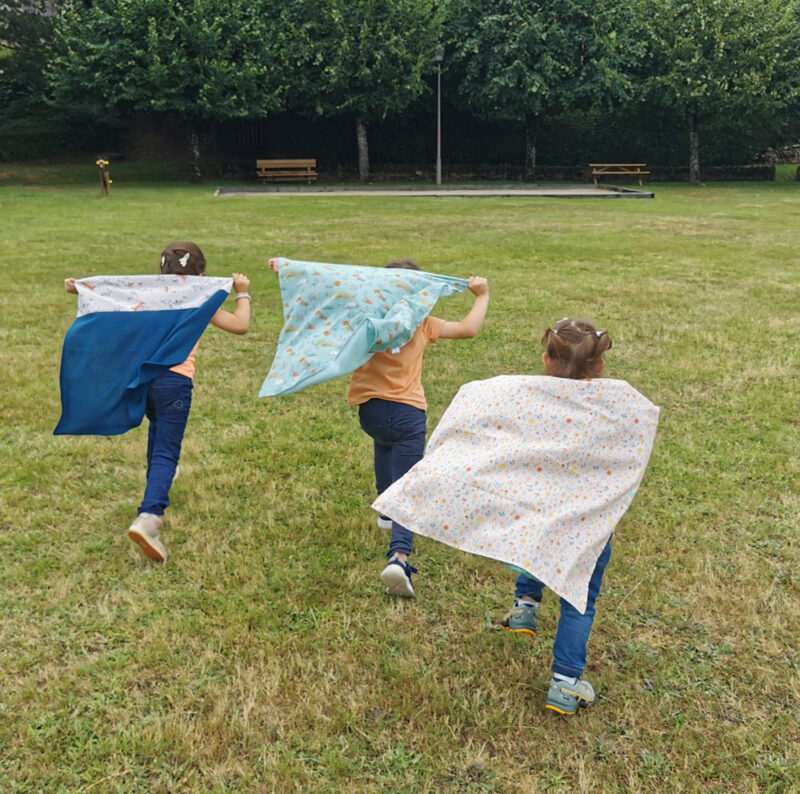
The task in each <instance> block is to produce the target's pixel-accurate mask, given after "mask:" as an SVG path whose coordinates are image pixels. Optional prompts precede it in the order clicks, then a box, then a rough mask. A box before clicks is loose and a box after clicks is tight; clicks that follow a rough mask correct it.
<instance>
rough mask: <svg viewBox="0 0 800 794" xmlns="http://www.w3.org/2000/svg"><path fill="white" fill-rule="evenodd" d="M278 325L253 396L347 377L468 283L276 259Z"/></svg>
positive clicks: (394, 271)
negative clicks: (274, 347) (269, 364)
mask: <svg viewBox="0 0 800 794" xmlns="http://www.w3.org/2000/svg"><path fill="white" fill-rule="evenodd" d="M278 278H279V279H280V287H281V300H282V302H283V317H284V327H283V330H282V331H281V334H280V337H279V338H278V347H277V350H276V352H275V358H274V360H273V362H272V367H271V368H270V371H269V374H268V375H267V377H266V379H265V380H264V383H263V385H262V386H261V391H260V392H259V397H271V396H275V395H279V394H292V393H293V392H298V391H301V390H302V389H305V388H307V387H309V386H313V385H314V384H315V383H321V382H322V381H326V380H330V379H331V378H335V377H338V376H339V375H346V374H347V373H349V372H352V371H353V370H354V369H357V368H358V367H360V366H361V365H362V364H364V363H365V362H366V361H367V360H369V358H370V357H371V356H372V354H373V353H379V352H381V351H382V350H388V349H389V348H394V347H402V346H403V345H404V344H405V343H406V342H408V340H409V339H411V337H412V335H413V334H414V331H416V329H417V327H418V326H419V324H420V323H421V322H422V321H423V320H424V319H425V317H426V316H427V315H428V313H429V312H430V311H431V309H432V308H433V305H434V304H435V303H436V301H437V300H438V299H439V298H440V297H442V296H444V295H451V294H453V293H454V292H461V291H462V290H464V289H466V287H467V281H466V280H464V279H460V278H451V277H450V276H440V275H436V274H435V273H425V272H422V271H416V270H405V269H396V268H381V267H363V266H356V265H332V264H325V263H322V262H298V261H294V260H291V259H283V258H281V259H280V260H279V262H278Z"/></svg>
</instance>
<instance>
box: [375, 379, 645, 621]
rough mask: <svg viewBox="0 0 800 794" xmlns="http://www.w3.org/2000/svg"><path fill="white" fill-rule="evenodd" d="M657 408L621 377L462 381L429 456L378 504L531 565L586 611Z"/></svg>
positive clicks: (422, 531) (433, 534)
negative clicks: (600, 559) (602, 555)
mask: <svg viewBox="0 0 800 794" xmlns="http://www.w3.org/2000/svg"><path fill="white" fill-rule="evenodd" d="M658 413H659V409H658V408H657V407H656V406H655V405H653V404H652V403H651V402H650V401H649V400H648V399H647V398H646V397H644V396H643V395H641V394H640V393H639V392H638V391H636V389H634V388H633V387H632V386H630V385H629V384H628V383H626V382H625V381H621V380H610V379H606V378H599V379H595V380H588V381H582V380H569V379H565V378H553V377H547V376H512V375H503V376H500V377H496V378H491V379H490V380H485V381H474V382H472V383H467V384H465V385H464V386H462V387H461V389H460V390H459V392H458V394H457V395H456V396H455V398H454V399H453V401H452V403H451V404H450V406H449V407H448V408H447V410H446V411H445V413H444V415H443V416H442V419H441V421H440V422H439V424H438V426H437V427H436V430H435V431H434V432H433V434H432V435H431V439H430V442H429V444H428V448H427V451H426V455H425V458H423V460H421V461H420V462H419V463H417V464H416V465H415V466H414V467H413V468H412V469H411V470H410V471H409V472H408V473H407V474H406V475H405V476H404V477H402V478H401V479H400V480H398V481H397V482H395V483H394V484H393V485H392V486H391V487H390V488H388V489H387V490H386V491H384V492H383V493H382V494H381V495H380V496H379V497H378V498H377V499H376V500H375V502H374V503H373V505H372V506H373V508H375V509H376V510H378V511H379V512H380V513H382V514H384V515H387V516H390V517H391V518H393V519H394V520H395V521H397V522H399V523H400V524H402V525H403V526H405V527H407V528H408V529H410V530H411V531H413V532H415V533H417V534H419V535H424V536H426V537H430V538H434V539H435V540H439V541H442V542H443V543H447V544H448V545H450V546H454V547H455V548H457V549H461V550H463V551H468V552H471V553H473V554H479V555H482V556H484V557H490V558H493V559H496V560H500V561H501V562H504V563H506V564H509V565H510V566H512V567H515V568H518V569H521V570H523V571H525V572H527V573H529V574H530V575H531V576H533V577H535V578H536V579H539V580H540V581H542V582H544V584H545V585H547V586H548V587H549V588H550V589H552V590H553V591H554V592H555V593H557V594H558V595H559V596H562V597H563V598H565V599H566V600H567V601H568V602H569V603H570V604H572V605H573V606H574V607H575V608H576V609H578V610H579V611H580V612H581V613H583V612H584V611H585V609H586V600H587V593H588V587H589V579H590V578H591V575H592V572H593V571H594V568H595V564H596V562H597V558H598V557H599V556H600V553H601V552H602V551H603V548H604V547H605V545H606V543H607V542H608V539H609V537H610V536H611V533H612V532H613V531H614V527H615V526H616V524H617V522H618V521H619V520H620V518H621V517H622V515H623V514H624V513H625V511H626V510H627V508H628V506H629V505H630V503H631V500H632V499H633V497H634V494H635V493H636V490H637V488H638V487H639V484H640V482H641V480H642V477H643V475H644V472H645V468H646V466H647V462H648V459H649V457H650V453H651V451H652V448H653V441H654V439H655V433H656V426H657V423H658Z"/></svg>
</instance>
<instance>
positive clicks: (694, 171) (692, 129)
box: [689, 113, 700, 185]
mask: <svg viewBox="0 0 800 794" xmlns="http://www.w3.org/2000/svg"><path fill="white" fill-rule="evenodd" d="M699 181H700V138H699V136H698V134H697V114H695V113H690V114H689V184H690V185H696V184H697V183H698V182H699Z"/></svg>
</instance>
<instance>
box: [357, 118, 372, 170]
mask: <svg viewBox="0 0 800 794" xmlns="http://www.w3.org/2000/svg"><path fill="white" fill-rule="evenodd" d="M356 143H357V144H358V180H359V182H368V181H369V146H368V145H367V125H366V124H364V122H363V121H362V120H361V116H356Z"/></svg>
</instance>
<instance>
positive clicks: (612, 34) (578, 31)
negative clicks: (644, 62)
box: [449, 0, 641, 166]
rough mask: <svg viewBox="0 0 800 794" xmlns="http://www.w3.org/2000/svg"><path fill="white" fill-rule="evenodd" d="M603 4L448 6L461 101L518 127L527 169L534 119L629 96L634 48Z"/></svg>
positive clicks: (521, 1)
mask: <svg viewBox="0 0 800 794" xmlns="http://www.w3.org/2000/svg"><path fill="white" fill-rule="evenodd" d="M632 24H633V21H632V19H631V15H630V13H629V12H628V11H627V10H626V8H625V7H621V6H620V5H619V4H617V3H612V2H611V1H610V0H587V2H576V1H575V0H542V2H530V1H529V0H453V2H452V4H451V7H450V13H449V34H450V35H449V38H450V39H451V40H452V42H453V44H454V46H455V52H454V58H453V60H454V61H455V67H456V69H455V71H456V74H457V78H456V79H457V84H458V91H459V95H460V98H461V100H462V101H463V102H464V103H466V104H467V106H469V107H470V108H471V109H472V110H473V111H474V112H475V113H477V114H479V115H481V116H483V117H489V118H490V117H501V118H503V117H504V118H510V119H514V120H516V121H521V122H524V123H525V125H526V130H527V134H528V145H527V147H526V148H527V150H528V151H527V153H526V163H528V162H530V165H531V166H533V165H535V156H532V151H531V149H532V148H533V146H532V141H533V136H534V135H535V128H534V125H535V121H536V119H537V118H540V117H541V116H543V115H545V114H555V113H559V112H561V111H564V110H568V109H572V108H575V107H590V106H596V105H600V104H605V105H606V106H609V105H612V104H613V103H615V102H618V101H622V100H625V99H627V98H630V96H631V94H632V90H633V86H632V80H631V77H630V74H629V72H628V70H627V69H626V67H627V66H629V65H630V64H632V63H634V62H635V60H636V57H637V53H638V52H639V51H640V49H641V47H640V45H638V44H637V42H636V40H635V39H634V38H631V37H629V36H627V35H626V31H628V30H630V29H631V26H632Z"/></svg>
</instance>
